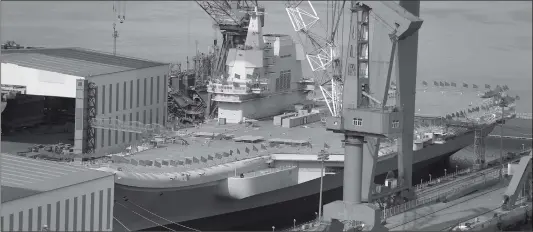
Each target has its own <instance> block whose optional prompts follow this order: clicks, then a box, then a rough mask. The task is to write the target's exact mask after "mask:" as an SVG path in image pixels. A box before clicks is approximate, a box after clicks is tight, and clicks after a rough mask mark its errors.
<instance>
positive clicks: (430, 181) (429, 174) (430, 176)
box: [429, 174, 431, 183]
mask: <svg viewBox="0 0 533 232" xmlns="http://www.w3.org/2000/svg"><path fill="white" fill-rule="evenodd" d="M429 183H431V174H429Z"/></svg>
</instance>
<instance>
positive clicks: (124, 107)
mask: <svg viewBox="0 0 533 232" xmlns="http://www.w3.org/2000/svg"><path fill="white" fill-rule="evenodd" d="M126 83H127V82H125V81H124V94H123V95H124V96H123V100H122V109H124V110H125V109H127V108H128V107H126V99H128V98H127V96H126Z"/></svg>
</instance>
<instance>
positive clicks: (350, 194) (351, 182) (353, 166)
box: [343, 134, 365, 204]
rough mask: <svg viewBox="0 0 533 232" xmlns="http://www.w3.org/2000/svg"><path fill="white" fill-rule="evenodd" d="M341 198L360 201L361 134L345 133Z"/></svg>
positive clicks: (347, 200)
mask: <svg viewBox="0 0 533 232" xmlns="http://www.w3.org/2000/svg"><path fill="white" fill-rule="evenodd" d="M344 137H345V140H344V142H345V146H344V149H345V153H344V187H343V200H344V201H345V202H349V203H355V204H359V203H361V200H362V199H361V196H362V191H361V190H362V185H363V144H364V143H365V141H364V139H365V138H364V137H363V136H357V135H349V134H345V135H344Z"/></svg>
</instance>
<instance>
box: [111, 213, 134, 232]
mask: <svg viewBox="0 0 533 232" xmlns="http://www.w3.org/2000/svg"><path fill="white" fill-rule="evenodd" d="M113 219H115V221H117V222H118V224H120V225H121V226H122V227H124V229H126V231H128V232H130V231H131V230H130V228H128V227H127V226H125V225H124V223H122V222H121V221H120V220H118V218H117V217H115V216H113Z"/></svg>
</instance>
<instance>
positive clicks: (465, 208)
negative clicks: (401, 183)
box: [385, 183, 507, 231]
mask: <svg viewBox="0 0 533 232" xmlns="http://www.w3.org/2000/svg"><path fill="white" fill-rule="evenodd" d="M506 188H507V185H505V184H503V183H500V184H497V185H495V186H493V187H491V188H489V189H486V190H483V191H480V192H476V193H474V194H471V195H467V196H465V197H462V198H459V199H457V200H454V201H451V202H447V203H437V204H433V205H429V206H426V207H421V208H418V209H416V210H411V211H409V212H406V213H402V214H399V215H396V216H393V217H390V218H388V219H387V225H385V226H386V227H387V228H389V230H391V231H392V230H394V231H402V230H426V231H441V230H444V229H446V228H448V227H450V226H454V225H456V224H458V223H460V222H463V221H465V220H468V219H470V218H472V217H475V216H477V215H481V216H479V217H480V220H481V221H483V220H485V219H484V218H483V217H492V216H493V212H491V211H492V210H493V209H495V208H498V207H499V206H500V205H501V204H502V199H503V198H502V196H503V193H504V192H505V190H506Z"/></svg>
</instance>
